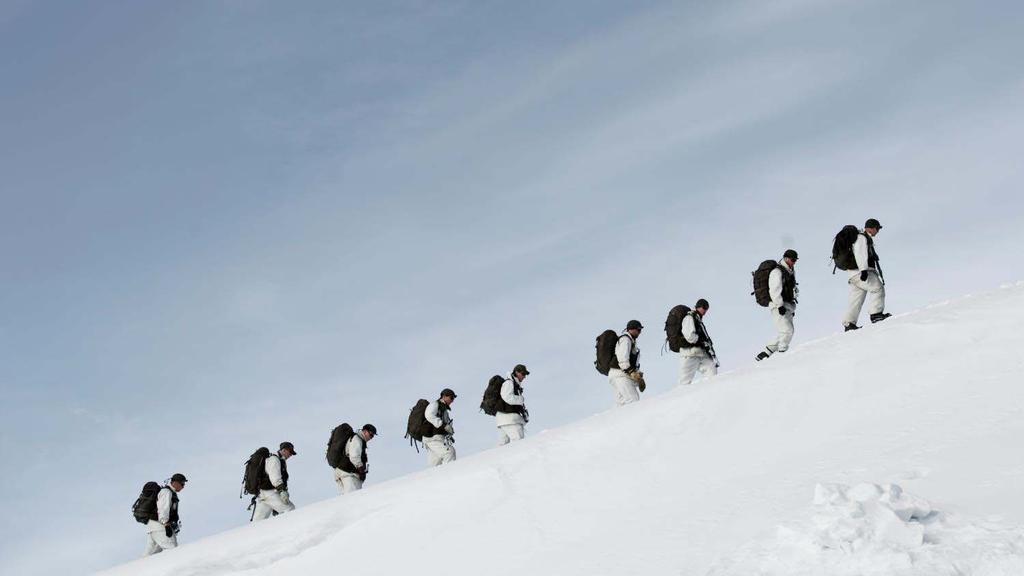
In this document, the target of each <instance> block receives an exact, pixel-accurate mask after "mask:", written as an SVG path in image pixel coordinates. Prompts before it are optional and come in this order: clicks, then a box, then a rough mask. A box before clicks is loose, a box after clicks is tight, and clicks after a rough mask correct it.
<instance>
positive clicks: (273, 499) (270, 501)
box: [252, 490, 295, 522]
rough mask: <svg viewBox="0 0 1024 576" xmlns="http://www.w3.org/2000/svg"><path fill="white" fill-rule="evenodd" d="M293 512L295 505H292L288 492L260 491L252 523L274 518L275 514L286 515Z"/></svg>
mask: <svg viewBox="0 0 1024 576" xmlns="http://www.w3.org/2000/svg"><path fill="white" fill-rule="evenodd" d="M292 510H295V504H292V501H291V499H290V498H289V497H288V491H287V490H281V491H280V492H279V491H277V490H260V495H259V496H257V497H256V511H255V512H254V513H253V515H252V521H253V522H259V521H260V520H266V519H267V518H270V517H271V516H273V514H274V512H277V513H278V514H284V513H285V512H291V511H292Z"/></svg>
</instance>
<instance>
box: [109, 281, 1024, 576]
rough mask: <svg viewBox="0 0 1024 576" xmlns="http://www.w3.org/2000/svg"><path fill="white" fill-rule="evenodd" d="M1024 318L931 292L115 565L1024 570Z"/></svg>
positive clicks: (370, 570)
mask: <svg viewBox="0 0 1024 576" xmlns="http://www.w3.org/2000/svg"><path fill="white" fill-rule="evenodd" d="M798 328H799V326H798ZM1022 328H1024V283H1022V284H1018V285H1015V286H1008V287H1003V288H1002V289H1000V290H997V291H995V292H993V293H989V294H985V295H981V296H972V297H966V298H963V299H960V300H957V301H952V302H947V303H943V304H941V305H935V306H930V307H928V308H926V309H924V310H921V311H917V312H914V313H910V314H904V315H900V316H896V317H894V318H892V319H890V320H888V321H886V322H885V323H883V324H879V325H876V326H871V327H868V328H866V329H864V330H862V331H860V332H854V333H849V334H838V335H836V336H833V337H829V338H824V339H821V340H818V341H815V342H811V343H808V344H805V345H803V346H800V347H798V348H796V349H794V350H792V351H790V352H789V353H787V354H786V355H784V356H776V357H774V358H772V359H771V360H769V361H768V362H766V363H764V364H762V365H757V366H753V367H751V368H749V369H744V370H738V371H734V372H731V373H728V374H723V375H720V376H719V377H718V378H717V379H715V380H713V381H712V382H709V383H707V384H703V385H697V386H694V387H690V388H688V389H676V390H673V391H672V392H670V393H666V394H664V395H662V396H659V397H655V398H644V400H643V401H642V402H640V403H639V404H636V405H633V406H629V407H626V408H622V409H616V410H610V411H608V412H606V413H602V414H599V415H596V416H593V417H591V418H588V419H586V420H584V421H581V422H578V423H576V424H574V425H571V426H566V427H563V428H560V429H556V430H550V431H546V432H544V433H540V434H537V433H536V431H534V430H529V429H528V433H531V432H533V435H532V436H531V437H528V438H527V439H526V440H525V441H523V442H520V443H518V444H515V445H511V446H508V447H504V448H501V449H495V450H490V451H487V452H485V453H482V454H478V455H475V456H473V457H469V458H465V459H463V460H460V461H458V462H456V463H455V464H453V465H451V466H448V467H444V468H440V469H435V470H429V471H424V472H422V473H417V474H414V475H411V476H408V477H404V478H400V479H397V480H394V481H391V482H387V483H384V484H380V485H374V486H372V487H370V488H368V489H367V490H364V491H362V492H360V493H357V494H354V495H351V496H345V497H339V498H334V499H331V500H328V501H325V502H321V503H318V504H313V505H310V506H306V507H304V508H300V509H299V510H297V511H296V512H295V513H292V514H289V515H286V516H283V517H280V518H277V519H273V520H270V521H268V522H265V523H263V524H261V525H247V526H244V527H241V528H239V529H236V530H232V531H229V532H226V533H223V534H220V535H217V536H215V537H211V538H207V539H205V540H202V541H199V542H191V543H186V544H185V545H184V546H183V547H181V548H179V549H178V550H175V551H172V552H169V553H165V554H161V555H159V556H155V557H152V558H148V559H144V560H140V561H136V562H133V563H129V564H126V565H123V566H120V567H117V568H115V569H113V570H111V571H109V572H108V574H111V575H131V576H158V575H168V576H170V575H175V576H213V575H221V574H241V573H244V574H247V575H264V574H267V575H269V574H308V575H316V574H324V575H327V574H331V575H333V574H340V573H358V574H360V575H362V576H367V575H371V574H388V575H393V574H398V573H403V572H407V573H413V572H414V571H415V572H418V573H436V574H467V575H468V574H479V573H487V574H490V575H497V574H685V575H690V574H696V575H700V574H709V573H710V574H715V575H716V576H724V575H733V574H736V575H738V574H758V573H763V574H847V573H848V574H888V575H891V574H929V575H936V574H977V575H996V574H1007V575H1008V574H1016V575H1020V574H1024V529H1022V526H1024V493H1022V490H1024V488H1022V487H1024V450H1021V446H1020V442H1021V439H1024V411H1022V410H1024V354H1021V351H1022V350H1024V330H1022ZM607 387H608V385H607V383H606V382H604V381H603V380H602V379H601V378H600V377H599V376H598V375H597V374H596V373H595V376H594V393H595V394H609V391H608V389H607ZM294 481H296V482H330V481H331V479H330V471H329V470H328V469H327V466H326V465H325V466H324V469H323V477H321V478H295V479H294ZM875 484H877V485H879V486H874V485H875ZM889 484H897V485H899V487H901V488H902V490H903V493H902V494H901V493H900V490H899V488H895V487H892V486H889ZM188 505H189V503H188V494H187V492H186V493H185V494H183V498H182V515H183V518H184V519H185V527H186V530H187V527H188V524H187V520H188ZM183 536H184V539H185V540H186V542H187V538H188V534H187V531H186V532H185V533H184V535H183ZM139 539H140V543H141V542H142V540H143V535H142V534H141V530H140V536H139Z"/></svg>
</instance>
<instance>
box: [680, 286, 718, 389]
mask: <svg viewBox="0 0 1024 576" xmlns="http://www.w3.org/2000/svg"><path fill="white" fill-rule="evenodd" d="M710 309H711V304H709V303H708V301H707V300H705V299H704V298H701V299H700V300H697V303H696V304H694V305H693V310H691V311H690V312H688V313H687V314H686V316H684V317H683V341H682V342H681V343H680V346H679V385H680V386H686V385H688V384H692V383H693V377H694V376H696V375H697V372H698V371H700V373H701V374H703V375H704V377H705V378H709V377H711V376H714V375H716V374H718V362H717V361H716V360H715V358H714V357H713V356H712V353H711V351H712V350H714V347H713V346H712V342H711V337H710V336H708V330H707V328H705V327H704V316H705V315H707V313H708V310H710Z"/></svg>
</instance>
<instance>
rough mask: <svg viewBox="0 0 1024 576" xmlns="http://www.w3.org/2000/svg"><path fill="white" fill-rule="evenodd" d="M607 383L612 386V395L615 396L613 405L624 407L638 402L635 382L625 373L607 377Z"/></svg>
mask: <svg viewBox="0 0 1024 576" xmlns="http://www.w3.org/2000/svg"><path fill="white" fill-rule="evenodd" d="M608 383H609V384H611V386H612V393H613V394H614V395H615V404H616V405H618V406H625V405H626V404H632V403H633V402H636V401H638V400H640V389H639V388H638V387H637V384H636V382H634V381H633V379H632V378H630V377H629V376H628V375H626V374H625V373H621V372H619V373H616V374H614V375H613V376H609V377H608Z"/></svg>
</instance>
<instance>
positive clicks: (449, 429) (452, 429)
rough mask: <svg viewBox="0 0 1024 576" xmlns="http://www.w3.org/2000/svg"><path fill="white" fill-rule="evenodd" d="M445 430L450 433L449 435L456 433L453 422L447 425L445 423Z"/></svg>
mask: <svg viewBox="0 0 1024 576" xmlns="http://www.w3.org/2000/svg"><path fill="white" fill-rule="evenodd" d="M444 431H445V433H446V434H448V435H449V436H451V435H452V434H455V429H454V428H452V425H451V424H445V425H444Z"/></svg>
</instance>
